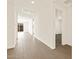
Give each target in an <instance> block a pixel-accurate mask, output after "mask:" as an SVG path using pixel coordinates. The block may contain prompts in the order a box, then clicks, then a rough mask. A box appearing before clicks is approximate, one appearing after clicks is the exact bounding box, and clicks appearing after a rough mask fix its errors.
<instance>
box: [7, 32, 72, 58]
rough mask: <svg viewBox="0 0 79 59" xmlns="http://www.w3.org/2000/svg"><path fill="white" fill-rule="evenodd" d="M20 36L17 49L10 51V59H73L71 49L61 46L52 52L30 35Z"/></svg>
mask: <svg viewBox="0 0 79 59" xmlns="http://www.w3.org/2000/svg"><path fill="white" fill-rule="evenodd" d="M21 34H22V35H19V36H18V37H19V38H18V40H17V44H16V47H15V48H14V49H9V50H8V59H71V47H69V46H59V47H57V48H56V49H54V50H52V49H50V48H49V47H47V46H46V45H45V44H43V43H42V42H41V41H39V40H37V39H36V38H35V39H32V36H31V35H30V34H29V33H21Z"/></svg>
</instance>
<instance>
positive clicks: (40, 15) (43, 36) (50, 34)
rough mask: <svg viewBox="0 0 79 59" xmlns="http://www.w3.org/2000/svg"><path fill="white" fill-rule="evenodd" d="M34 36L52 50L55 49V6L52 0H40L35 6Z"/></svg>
mask: <svg viewBox="0 0 79 59" xmlns="http://www.w3.org/2000/svg"><path fill="white" fill-rule="evenodd" d="M34 9H35V11H36V14H35V15H36V18H35V19H34V36H35V37H36V38H37V39H39V40H40V41H41V42H43V43H44V44H46V45H47V46H48V47H50V48H51V49H54V48H55V33H54V26H55V25H54V16H55V15H54V5H53V4H52V1H51V0H39V1H36V4H35V5H34Z"/></svg>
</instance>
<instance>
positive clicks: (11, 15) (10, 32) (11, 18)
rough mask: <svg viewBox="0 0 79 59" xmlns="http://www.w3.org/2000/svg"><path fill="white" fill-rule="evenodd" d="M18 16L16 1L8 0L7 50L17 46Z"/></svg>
mask: <svg viewBox="0 0 79 59" xmlns="http://www.w3.org/2000/svg"><path fill="white" fill-rule="evenodd" d="M16 30H17V28H16V15H15V11H14V0H7V49H10V48H14V47H15V44H16Z"/></svg>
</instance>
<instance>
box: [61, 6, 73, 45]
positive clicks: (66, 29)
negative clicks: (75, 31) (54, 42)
mask: <svg viewBox="0 0 79 59" xmlns="http://www.w3.org/2000/svg"><path fill="white" fill-rule="evenodd" d="M62 38H63V40H62V44H63V45H65V44H68V45H70V46H72V7H71V5H68V6H66V9H65V20H64V21H63V37H62Z"/></svg>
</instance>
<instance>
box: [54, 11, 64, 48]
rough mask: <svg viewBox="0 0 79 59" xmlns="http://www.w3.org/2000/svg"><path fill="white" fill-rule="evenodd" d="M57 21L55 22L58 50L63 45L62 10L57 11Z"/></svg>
mask: <svg viewBox="0 0 79 59" xmlns="http://www.w3.org/2000/svg"><path fill="white" fill-rule="evenodd" d="M55 12H56V21H55V30H56V32H55V45H56V48H57V47H58V46H61V45H62V20H63V19H62V10H60V9H56V11H55Z"/></svg>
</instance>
